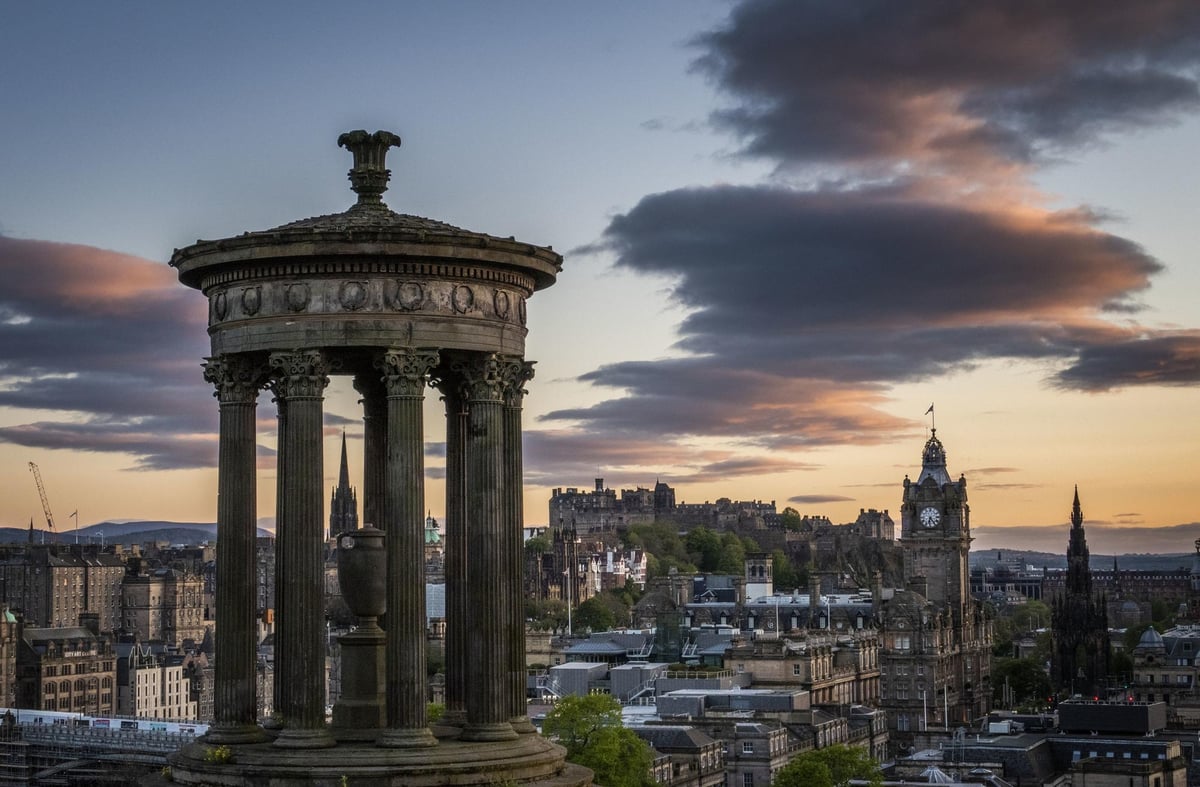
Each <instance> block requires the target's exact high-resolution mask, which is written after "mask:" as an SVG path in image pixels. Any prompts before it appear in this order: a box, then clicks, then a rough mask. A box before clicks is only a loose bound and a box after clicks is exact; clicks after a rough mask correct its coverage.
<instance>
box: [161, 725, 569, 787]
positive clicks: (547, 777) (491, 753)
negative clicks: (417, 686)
mask: <svg viewBox="0 0 1200 787" xmlns="http://www.w3.org/2000/svg"><path fill="white" fill-rule="evenodd" d="M436 732H438V733H442V734H453V733H454V732H456V731H454V730H450V729H448V728H444V727H440V728H437V729H436ZM438 737H439V740H438V745H437V746H434V747H430V748H417V749H388V748H381V747H379V746H375V745H371V744H363V743H342V744H339V745H338V746H336V747H333V748H329V749H294V750H286V749H280V748H278V747H277V746H272V745H271V744H269V743H255V744H243V745H234V746H219V747H217V746H211V745H207V744H204V743H192V744H189V745H188V746H186V747H184V748H183V749H181V750H180V751H178V752H176V753H175V754H172V755H171V756H170V757H168V758H167V762H168V763H169V764H170V765H169V770H164V772H163V774H162V775H156V776H151V777H149V778H147V779H144V780H143V781H142V782H141V784H142V785H145V786H146V787H170V785H180V784H188V785H198V786H200V787H218V786H219V787H325V786H326V785H329V786H330V787H333V786H336V785H350V786H351V787H352V786H353V785H370V787H400V785H405V787H434V785H443V784H447V785H464V787H465V786H466V785H487V786H488V787H495V785H497V784H514V785H518V784H519V785H530V787H588V786H589V785H591V784H592V772H591V771H590V770H588V769H587V768H584V767H581V766H578V765H573V764H570V763H568V762H566V758H565V750H564V749H563V748H562V747H561V746H559V745H557V744H555V743H552V742H550V741H549V740H547V739H545V738H543V737H542V736H540V735H522V736H521V737H520V738H519V739H517V740H509V741H503V742H494V743H493V742H464V741H459V740H457V739H455V738H453V737H449V738H443V737H441V735H439V736H438Z"/></svg>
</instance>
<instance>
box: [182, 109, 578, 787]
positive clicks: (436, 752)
mask: <svg viewBox="0 0 1200 787" xmlns="http://www.w3.org/2000/svg"><path fill="white" fill-rule="evenodd" d="M338 144H339V146H341V147H345V148H347V149H349V150H350V152H351V153H352V154H353V156H354V165H353V168H352V169H351V170H350V173H349V177H350V182H351V186H352V188H353V190H354V191H355V192H356V193H357V195H358V201H357V203H356V204H355V205H353V206H352V207H351V208H350V209H349V210H347V211H345V212H344V213H338V214H334V215H329V216H320V217H317V218H312V219H304V220H301V221H295V222H292V223H290V224H285V225H283V226H280V227H277V228H275V229H271V230H266V231H261V232H248V233H245V234H242V235H239V236H236V237H233V238H227V239H224V240H216V241H197V242H196V243H195V244H193V245H191V246H189V247H187V248H184V249H178V250H176V251H175V253H174V255H173V256H172V258H171V265H172V266H173V267H174V268H175V269H176V270H177V271H178V274H179V279H180V281H181V282H182V283H183V284H185V285H187V286H189V287H192V288H195V289H197V290H200V291H201V292H202V293H203V294H204V296H205V297H206V298H207V299H208V304H209V329H208V331H209V336H210V337H211V340H212V355H211V357H209V358H208V359H206V362H205V364H204V376H205V379H206V380H207V381H208V382H209V383H211V384H212V385H214V386H215V389H216V391H215V395H216V397H217V400H218V403H219V408H220V438H219V439H220V458H219V469H218V494H217V500H218V502H217V527H218V537H217V599H216V611H217V637H216V674H215V681H214V683H215V685H214V689H215V720H214V723H213V724H212V726H211V728H210V730H209V732H208V734H207V735H206V736H204V738H203V739H202V740H201V741H200V742H198V743H196V744H193V745H191V746H189V747H186V748H185V749H183V750H182V751H180V752H179V753H177V754H175V755H173V756H172V757H171V758H170V763H171V769H172V773H171V777H172V779H173V780H174V781H175V782H177V783H183V784H222V785H266V784H268V783H269V784H271V785H292V784H295V785H302V784H314V785H315V784H335V783H339V782H341V781H342V780H343V779H344V782H345V783H348V784H355V783H363V784H371V785H399V784H405V785H423V784H445V783H453V784H496V783H500V782H513V783H530V784H541V783H547V784H549V783H554V784H562V785H582V784H588V783H590V772H589V771H587V770H586V769H583V768H579V767H577V766H573V765H569V764H566V763H565V762H564V756H563V750H562V748H561V747H558V746H556V745H554V744H552V743H550V742H549V741H546V740H545V739H543V738H542V737H541V736H540V735H538V734H537V733H536V732H535V730H534V728H533V726H532V725H531V724H530V723H529V720H528V718H527V717H526V712H525V707H526V702H525V658H524V638H523V609H522V608H523V595H522V586H521V570H522V569H521V565H522V564H521V557H522V555H521V552H522V543H521V532H522V500H521V480H522V467H521V404H522V398H523V396H524V394H525V389H524V386H525V384H526V383H527V382H528V381H529V380H530V379H531V378H532V376H533V366H532V364H531V363H530V362H528V361H526V360H525V358H524V351H525V335H526V328H525V321H526V302H527V301H528V299H529V298H530V297H531V296H532V295H533V293H534V292H536V291H537V290H540V289H544V288H546V287H549V286H550V285H551V284H553V283H554V281H555V278H556V276H557V274H558V272H559V271H560V270H561V268H562V257H561V256H560V255H558V254H556V253H555V252H554V251H553V250H552V249H551V248H549V247H540V246H532V245H530V244H527V243H521V242H519V241H517V240H514V239H513V238H498V237H493V236H490V235H484V234H480V233H475V232H468V231H465V230H461V229H458V228H456V227H452V226H450V225H449V224H444V223H442V222H439V221H432V220H430V219H425V218H420V217H417V216H409V215H403V214H399V213H395V212H393V211H392V210H390V209H389V208H388V207H387V206H386V205H385V204H384V203H383V200H382V195H383V193H384V191H385V190H386V188H387V183H388V179H389V177H390V171H389V170H388V169H387V168H386V167H385V156H386V154H387V151H388V149H389V148H391V147H395V146H398V145H399V144H400V139H399V137H397V136H396V135H394V134H391V133H389V132H386V131H377V132H375V133H374V134H368V133H367V132H365V131H351V132H349V133H346V134H343V135H341V137H339V138H338ZM332 374H345V375H351V376H353V383H354V386H355V389H356V390H357V391H358V392H359V393H360V394H361V395H362V400H361V401H362V407H363V421H364V430H365V431H364V441H363V442H364V449H363V450H364V456H363V467H364V479H363V512H364V516H363V522H364V523H369V524H370V525H374V526H376V527H378V529H379V530H380V531H382V533H383V536H382V538H381V540H382V542H383V545H384V546H383V551H384V552H385V555H382V556H381V559H380V561H379V563H380V565H382V566H384V567H385V571H386V576H385V579H384V581H383V582H382V585H381V587H382V588H383V590H384V593H385V596H386V598H385V599H383V601H384V603H383V605H382V606H378V607H377V606H376V605H373V604H371V603H367V602H364V603H363V605H362V606H361V609H362V610H363V614H365V615H366V616H367V617H371V616H373V615H375V614H378V611H379V610H381V609H386V613H385V617H384V631H383V632H382V640H383V647H382V648H379V647H378V646H377V645H375V644H372V643H373V642H374V640H372V639H371V638H372V637H376V636H377V635H376V634H375V633H374V631H375V630H374V629H371V630H370V631H368V632H365V634H366V637H365V638H360V640H361V641H360V642H359V643H358V645H357V646H356V647H358V654H359V655H358V656H356V657H355V658H351V659H349V660H348V662H347V663H348V664H349V665H350V666H349V667H348V669H350V670H355V669H358V670H367V671H374V670H377V669H378V667H379V666H380V665H379V664H378V661H379V659H378V658H377V657H376V655H374V654H377V653H379V652H382V653H383V654H384V658H383V664H382V665H381V666H382V681H380V679H379V678H378V676H377V675H376V674H372V675H368V674H363V675H344V676H343V684H344V685H348V686H351V687H353V692H354V696H353V698H352V699H353V702H354V705H353V706H349V705H347V706H344V707H343V708H341V710H340V712H339V709H337V708H335V712H334V719H335V725H334V727H333V728H332V729H331V728H330V726H329V725H328V724H327V722H326V717H325V702H324V697H325V677H324V663H325V621H324V605H323V603H322V593H323V577H322V545H323V535H324V532H323V516H322V513H323V512H322V502H323V492H324V488H323V481H322V473H323V462H322V428H321V427H322V405H323V398H324V390H325V387H326V385H327V384H328V381H329V376H330V375H332ZM426 385H432V386H433V387H434V388H435V389H436V390H437V391H438V392H439V393H440V395H441V399H442V401H443V402H444V405H445V415H446V442H447V445H446V509H445V510H446V536H447V537H446V544H447V551H446V569H445V571H446V607H447V611H446V617H447V624H448V626H447V636H446V640H447V641H446V652H447V659H446V661H447V669H446V672H447V683H446V706H447V711H446V715H445V717H444V719H443V722H442V723H441V724H439V725H435V726H432V727H431V725H430V724H429V723H428V721H427V718H426V694H427V686H426V662H425V641H426V639H425V636H426V633H425V584H424V577H425V572H424V527H425V498H424V464H423V451H424V436H423V433H422V432H423V429H422V409H423V404H424V392H425V387H426ZM264 389H267V390H269V391H270V393H271V395H272V397H273V400H274V402H275V404H276V406H277V409H278V419H279V420H278V423H279V438H278V472H277V475H278V495H277V497H278V502H277V510H276V594H275V598H276V600H277V606H278V608H277V610H276V646H275V653H276V657H275V658H276V663H275V675H276V682H275V698H276V717H275V718H273V719H271V720H270V722H271V723H269V724H264V722H266V721H267V720H262V719H258V718H256V715H255V707H256V705H255V695H254V691H255V689H254V685H255V682H254V676H255V658H256V654H255V645H256V643H255V639H254V637H255V608H254V594H253V593H250V592H248V591H247V588H253V587H254V583H255V571H254V545H255V534H256V517H257V509H256V504H255V445H256V435H255V408H256V405H257V401H258V396H259V392H260V391H261V390H264ZM353 532H354V531H351V533H353ZM367 540H371V539H367ZM365 542H366V540H364V543H365ZM352 543H353V542H352ZM372 543H375V544H377V543H378V542H377V541H372ZM364 565H365V564H364ZM352 644H353V643H352ZM355 665H358V666H355ZM364 694H365V695H366V696H363V695H364ZM372 694H377V695H378V696H376V697H373V696H371V695H372ZM373 703H377V704H374V705H373ZM372 708H374V710H372ZM339 722H341V724H340V725H339Z"/></svg>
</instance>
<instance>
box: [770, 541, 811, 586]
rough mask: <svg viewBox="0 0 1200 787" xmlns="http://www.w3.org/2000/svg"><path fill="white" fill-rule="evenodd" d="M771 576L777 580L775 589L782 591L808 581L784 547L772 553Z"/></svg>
mask: <svg viewBox="0 0 1200 787" xmlns="http://www.w3.org/2000/svg"><path fill="white" fill-rule="evenodd" d="M771 576H772V577H773V578H774V580H775V590H777V591H779V592H781V593H783V592H788V591H791V590H795V589H796V588H800V587H803V586H804V583H805V581H806V579H805V578H804V577H803V576H801V574H800V572H799V571H798V570H797V569H796V566H795V564H793V563H792V559H791V558H790V557H788V556H787V553H786V552H784V551H783V550H782V549H776V550H775V551H773V552H772V553H771Z"/></svg>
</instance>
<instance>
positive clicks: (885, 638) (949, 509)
mask: <svg viewBox="0 0 1200 787" xmlns="http://www.w3.org/2000/svg"><path fill="white" fill-rule="evenodd" d="M900 510H901V540H900V547H901V550H902V552H903V556H904V577H905V583H906V586H907V587H906V588H905V589H904V590H898V591H889V593H890V597H888V595H889V594H885V593H883V592H882V589H881V588H880V589H876V590H875V591H874V593H873V595H875V596H877V597H878V605H877V608H876V618H877V621H876V625H877V626H878V631H879V638H880V662H881V668H882V669H881V672H882V684H881V692H880V693H881V698H880V707H881V708H882V709H883V710H885V711H886V712H887V715H888V722H889V724H890V725H891V728H892V732H893V738H894V740H895V741H896V742H897V743H900V744H902V745H903V744H905V743H906V742H911V740H912V733H913V732H915V731H918V730H923V729H925V728H927V727H934V726H936V727H944V728H950V727H953V726H959V725H964V724H968V723H970V721H971V720H973V719H976V718H979V717H980V716H982V715H984V714H986V713H987V711H988V710H989V709H990V708H991V700H992V686H991V647H992V622H991V620H990V618H988V617H987V616H986V615H985V614H984V610H983V609H982V607H981V606H979V605H978V604H977V603H976V602H975V601H974V599H973V598H972V596H971V585H970V578H969V569H968V555H969V552H970V545H971V519H970V507H969V506H968V504H967V480H966V478H965V477H963V476H961V475H960V476H959V478H958V480H952V479H951V477H950V474H949V472H948V471H947V467H946V450H945V448H944V447H943V445H942V442H941V441H940V440H939V439H938V437H937V430H932V432H931V434H930V436H929V439H928V440H927V441H926V442H925V447H924V449H923V450H922V453H921V473H920V475H919V476H918V477H917V480H916V481H915V482H914V481H911V480H910V479H909V478H908V477H907V476H906V477H905V479H904V495H903V501H902V503H901V509H900Z"/></svg>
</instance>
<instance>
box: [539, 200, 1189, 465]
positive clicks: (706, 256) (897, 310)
mask: <svg viewBox="0 0 1200 787" xmlns="http://www.w3.org/2000/svg"><path fill="white" fill-rule="evenodd" d="M1097 219H1098V217H1097V215H1096V214H1094V213H1091V212H1088V211H1067V212H1045V211H1039V210H1034V209H1029V208H1025V207H1023V206H1020V205H1014V204H1011V203H998V204H991V203H987V202H983V201H966V202H961V203H950V202H946V201H942V200H935V199H930V198H927V197H925V196H923V195H922V194H921V193H919V192H917V191H912V190H907V189H904V188H899V187H895V186H890V187H883V188H858V189H851V190H831V191H828V190H815V191H797V190H793V189H786V188H780V187H774V186H760V187H733V186H718V187H712V188H692V189H681V190H678V191H672V192H666V193H663V194H655V195H651V196H648V197H646V198H644V199H643V200H641V202H639V203H638V204H637V205H636V206H635V207H634V208H633V209H632V210H630V211H629V212H628V213H626V214H623V215H619V216H617V217H615V218H614V219H613V220H612V221H611V222H610V224H609V226H608V228H607V230H606V231H605V234H604V237H603V238H602V240H601V242H600V244H598V246H600V247H604V248H606V249H607V250H609V251H610V252H612V253H613V254H615V256H616V266H617V267H618V268H620V269H626V270H630V271H634V272H638V273H647V274H653V275H656V276H665V277H667V278H668V279H669V281H670V282H671V283H670V285H669V292H670V297H672V298H674V299H675V300H676V301H678V302H679V303H680V304H682V305H683V306H684V307H686V309H687V316H686V317H685V318H684V319H683V321H682V322H681V323H680V325H679V340H678V343H677V347H678V348H679V349H680V350H683V351H685V352H686V353H688V355H686V356H685V357H676V358H668V359H660V360H656V361H628V362H623V363H616V364H610V365H607V366H604V367H602V368H599V369H597V370H595V371H592V372H589V373H587V374H585V375H583V376H582V377H581V379H582V380H584V381H586V382H590V383H592V384H594V385H597V386H603V387H606V388H611V389H614V390H619V391H621V392H622V394H624V395H622V396H618V397H615V398H610V399H607V400H604V401H602V402H600V403H598V404H595V405H591V406H588V407H582V408H571V409H562V410H558V411H554V412H552V413H550V414H549V415H548V416H547V418H548V419H549V420H552V421H573V422H576V423H579V424H586V425H588V426H589V427H595V428H598V429H603V430H605V431H610V432H616V433H621V434H625V435H638V434H644V433H645V431H646V430H650V431H651V432H653V433H654V434H658V435H675V436H679V435H691V436H700V435H706V436H721V437H728V438H736V439H739V440H741V441H743V442H744V443H746V444H754V445H759V446H768V447H773V448H787V447H795V446H799V445H828V444H842V443H864V442H872V441H879V440H887V439H891V438H894V437H896V436H898V435H900V434H903V433H906V432H907V431H908V430H909V429H911V426H912V424H911V422H910V421H909V420H907V419H901V418H896V417H894V416H891V415H889V414H887V413H885V412H883V411H882V410H881V409H880V405H881V404H882V403H883V402H884V401H885V397H886V392H887V390H888V388H889V387H890V386H891V385H892V384H894V383H896V382H905V381H915V380H922V379H928V378H931V377H934V376H937V375H940V374H944V373H946V372H949V371H953V370H960V369H966V368H970V367H972V366H973V365H975V364H977V363H981V362H984V361H988V360H992V359H997V358H1006V359H1026V360H1034V361H1038V362H1042V363H1044V364H1047V365H1050V366H1051V367H1055V366H1057V367H1061V368H1062V371H1061V374H1060V379H1061V381H1062V382H1061V384H1064V385H1067V384H1074V385H1076V386H1077V387H1084V385H1083V382H1080V381H1082V380H1084V379H1085V375H1086V374H1087V373H1088V371H1089V370H1090V369H1093V368H1095V369H1100V368H1104V367H1108V366H1111V363H1112V360H1113V359H1112V355H1111V353H1109V354H1105V352H1106V351H1105V348H1110V347H1118V348H1122V347H1124V346H1125V345H1126V343H1127V339H1128V337H1129V335H1130V329H1127V328H1123V327H1119V326H1117V325H1115V324H1114V323H1111V322H1108V321H1106V319H1105V315H1106V314H1107V312H1108V310H1110V309H1112V308H1113V307H1114V306H1117V307H1120V308H1123V309H1126V310H1136V309H1137V308H1138V300H1137V299H1138V297H1139V296H1140V295H1141V293H1143V292H1144V291H1145V290H1146V289H1147V288H1148V287H1149V285H1150V281H1151V277H1152V276H1153V275H1154V274H1155V273H1157V272H1159V271H1160V270H1161V268H1162V266H1161V264H1160V263H1159V262H1158V261H1157V260H1155V259H1154V258H1153V257H1151V256H1150V255H1148V254H1147V253H1146V252H1145V251H1144V250H1143V249H1142V248H1141V247H1140V246H1138V245H1137V244H1136V243H1134V242H1132V241H1130V240H1128V239H1126V238H1122V237H1120V236H1117V235H1114V234H1112V233H1109V232H1106V231H1104V230H1103V229H1102V228H1101V227H1100V226H1098V225H1097ZM1151 344H1152V343H1150V342H1149V341H1148V340H1145V341H1143V343H1142V344H1139V345H1137V347H1150V346H1151ZM1182 345H1186V342H1176V343H1175V344H1172V345H1169V346H1170V347H1174V348H1175V349H1176V352H1175V355H1174V359H1175V360H1176V364H1175V365H1174V366H1171V365H1168V364H1163V363H1150V361H1151V360H1152V359H1151V358H1150V356H1149V355H1148V354H1146V353H1141V354H1138V353H1137V352H1135V351H1134V350H1135V349H1136V348H1131V349H1130V351H1129V352H1127V353H1122V354H1121V356H1120V357H1121V358H1122V359H1128V362H1129V364H1130V370H1129V372H1128V373H1125V374H1124V375H1123V378H1122V381H1121V382H1117V383H1115V384H1129V383H1142V384H1147V383H1150V384H1152V383H1161V382H1172V381H1174V380H1178V381H1180V382H1183V381H1186V380H1187V379H1188V375H1194V374H1196V373H1197V371H1198V370H1200V361H1197V357H1200V356H1192V357H1191V359H1190V363H1189V359H1188V356H1187V354H1186V352H1185V349H1186V347H1184V346H1182ZM1139 361H1140V364H1139ZM1108 379H1110V381H1111V379H1112V378H1111V377H1110V378H1108ZM1088 384H1089V385H1092V384H1091V383H1088Z"/></svg>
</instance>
